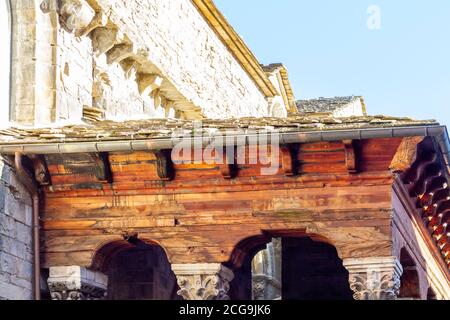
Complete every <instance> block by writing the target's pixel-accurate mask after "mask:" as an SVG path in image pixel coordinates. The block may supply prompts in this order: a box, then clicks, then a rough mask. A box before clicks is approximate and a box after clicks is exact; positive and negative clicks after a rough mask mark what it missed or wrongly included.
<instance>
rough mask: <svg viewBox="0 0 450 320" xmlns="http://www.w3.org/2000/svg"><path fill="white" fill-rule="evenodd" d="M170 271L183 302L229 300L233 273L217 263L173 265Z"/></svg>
mask: <svg viewBox="0 0 450 320" xmlns="http://www.w3.org/2000/svg"><path fill="white" fill-rule="evenodd" d="M172 270H173V272H174V273H175V275H176V276H177V280H178V285H179V286H180V290H179V291H178V294H179V295H180V296H182V297H183V298H184V299H185V300H229V299H230V297H229V296H228V291H229V290H230V282H231V281H232V280H233V278H234V274H233V271H231V270H230V269H228V268H227V267H225V266H223V265H222V264H219V263H212V264H178V265H177V264H175V265H172Z"/></svg>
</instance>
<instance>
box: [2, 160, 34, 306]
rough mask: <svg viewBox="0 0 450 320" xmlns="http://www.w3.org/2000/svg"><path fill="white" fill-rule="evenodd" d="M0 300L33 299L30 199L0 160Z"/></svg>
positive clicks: (11, 171)
mask: <svg viewBox="0 0 450 320" xmlns="http://www.w3.org/2000/svg"><path fill="white" fill-rule="evenodd" d="M0 160H1V161H0V172H1V178H0V299H11V300H18V299H19V300H29V299H32V298H33V291H32V278H33V264H32V261H33V252H32V250H33V248H32V228H31V224H32V209H31V198H30V197H29V196H28V193H27V191H26V190H25V189H24V188H23V187H22V186H21V185H20V183H19V182H18V180H17V178H16V176H15V173H14V171H13V169H12V168H11V166H10V165H9V164H8V163H7V162H5V161H3V159H0Z"/></svg>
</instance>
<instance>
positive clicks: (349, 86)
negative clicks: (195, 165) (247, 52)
mask: <svg viewBox="0 0 450 320" xmlns="http://www.w3.org/2000/svg"><path fill="white" fill-rule="evenodd" d="M215 3H216V5H217V6H218V7H219V8H220V9H221V11H222V12H223V13H224V15H225V16H226V17H227V18H228V20H229V21H230V22H231V24H232V25H233V26H234V27H235V29H236V31H237V32H238V33H239V34H240V35H241V36H242V37H243V38H244V40H245V42H246V43H247V44H248V46H249V47H250V49H251V50H252V51H253V52H254V53H255V55H256V56H257V57H258V59H259V60H260V62H261V63H264V64H268V63H272V62H283V63H284V64H285V65H286V67H287V68H288V70H289V75H290V79H291V83H292V86H293V88H294V91H295V94H296V97H297V98H301V99H307V98H314V97H319V96H322V97H328V96H342V95H363V96H364V97H365V99H366V104H367V107H368V111H369V113H370V114H389V115H397V116H410V117H413V118H418V119H438V120H439V121H440V122H441V123H443V124H447V125H450V1H448V0H429V1H425V0H372V1H366V0H339V1H336V0H215ZM372 5H376V6H377V7H378V8H379V10H380V11H379V12H380V22H381V25H380V29H375V30H371V29H369V28H368V26H367V21H368V19H369V18H374V17H375V18H376V16H374V15H371V14H368V12H367V10H368V8H369V7H370V6H372Z"/></svg>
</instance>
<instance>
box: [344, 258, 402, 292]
mask: <svg viewBox="0 0 450 320" xmlns="http://www.w3.org/2000/svg"><path fill="white" fill-rule="evenodd" d="M344 267H345V268H346V269H347V270H348V272H349V282H350V288H351V289H352V290H353V292H354V293H355V294H354V295H353V297H354V299H355V300H395V299H397V296H398V294H399V291H400V277H401V275H402V273H403V269H402V266H401V264H400V262H399V261H398V259H397V258H396V257H374V258H358V259H346V260H344Z"/></svg>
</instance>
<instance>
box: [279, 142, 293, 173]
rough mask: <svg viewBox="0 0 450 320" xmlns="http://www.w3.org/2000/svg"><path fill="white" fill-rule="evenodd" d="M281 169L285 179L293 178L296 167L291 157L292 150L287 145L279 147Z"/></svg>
mask: <svg viewBox="0 0 450 320" xmlns="http://www.w3.org/2000/svg"><path fill="white" fill-rule="evenodd" d="M280 158H281V168H282V169H283V173H284V175H285V176H287V177H292V176H295V174H296V172H295V171H296V168H295V167H296V166H295V161H294V157H293V152H292V149H291V147H290V146H289V145H283V146H281V147H280Z"/></svg>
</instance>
